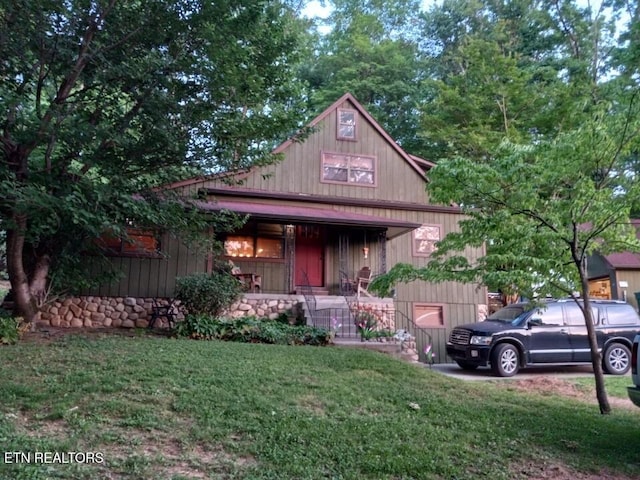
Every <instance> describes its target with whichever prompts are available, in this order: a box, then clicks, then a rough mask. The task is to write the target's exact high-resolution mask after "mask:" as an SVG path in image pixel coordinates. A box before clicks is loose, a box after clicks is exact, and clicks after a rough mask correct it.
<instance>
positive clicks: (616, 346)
mask: <svg viewBox="0 0 640 480" xmlns="http://www.w3.org/2000/svg"><path fill="white" fill-rule="evenodd" d="M602 363H603V366H604V370H605V372H607V373H610V374H611V375H624V374H625V373H627V372H628V371H629V368H630V367H631V352H630V351H629V348H627V346H626V345H623V344H621V343H612V344H611V345H609V346H608V347H607V349H606V350H605V352H604V358H603V359H602Z"/></svg>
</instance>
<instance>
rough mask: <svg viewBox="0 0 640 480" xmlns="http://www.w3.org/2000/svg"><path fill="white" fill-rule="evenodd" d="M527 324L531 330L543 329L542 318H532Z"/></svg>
mask: <svg viewBox="0 0 640 480" xmlns="http://www.w3.org/2000/svg"><path fill="white" fill-rule="evenodd" d="M527 324H528V325H529V328H531V327H541V326H542V319H541V318H530V319H529V321H528V322H527Z"/></svg>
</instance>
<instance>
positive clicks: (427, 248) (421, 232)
mask: <svg viewBox="0 0 640 480" xmlns="http://www.w3.org/2000/svg"><path fill="white" fill-rule="evenodd" d="M441 230H442V229H441V228H440V225H422V226H421V227H419V228H416V229H415V230H414V231H413V255H414V256H415V257H428V256H429V255H431V254H432V253H433V252H435V251H436V242H438V241H439V240H440V235H441Z"/></svg>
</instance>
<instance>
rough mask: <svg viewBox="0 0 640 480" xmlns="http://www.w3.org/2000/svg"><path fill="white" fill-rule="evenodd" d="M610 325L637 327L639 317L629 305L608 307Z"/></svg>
mask: <svg viewBox="0 0 640 480" xmlns="http://www.w3.org/2000/svg"><path fill="white" fill-rule="evenodd" d="M606 310H607V324H608V325H635V324H637V323H638V316H637V315H636V312H635V310H633V307H631V306H630V305H629V304H627V303H625V304H620V305H610V306H607V308H606Z"/></svg>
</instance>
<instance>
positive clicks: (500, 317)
mask: <svg viewBox="0 0 640 480" xmlns="http://www.w3.org/2000/svg"><path fill="white" fill-rule="evenodd" d="M523 313H525V309H524V306H523V305H509V306H507V307H504V308H501V309H500V310H498V311H497V312H494V313H492V314H491V315H489V316H488V317H487V320H492V321H494V322H504V323H515V322H514V320H515V319H517V318H518V317H519V316H520V315H522V314H523Z"/></svg>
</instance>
